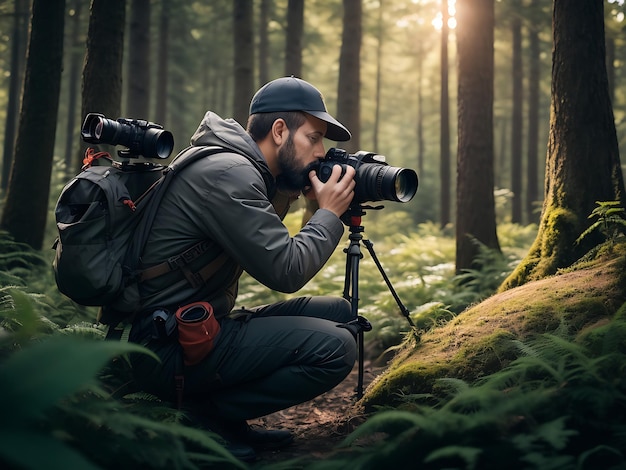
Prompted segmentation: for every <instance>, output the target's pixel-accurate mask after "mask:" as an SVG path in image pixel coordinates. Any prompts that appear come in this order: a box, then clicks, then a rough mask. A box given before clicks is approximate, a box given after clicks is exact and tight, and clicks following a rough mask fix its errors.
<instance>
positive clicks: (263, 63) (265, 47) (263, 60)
mask: <svg viewBox="0 0 626 470" xmlns="http://www.w3.org/2000/svg"><path fill="white" fill-rule="evenodd" d="M271 6H272V1H271V0H261V7H260V11H259V88H260V87H261V86H263V85H265V84H266V83H267V82H269V81H270V72H269V60H270V39H269V18H270V10H271Z"/></svg>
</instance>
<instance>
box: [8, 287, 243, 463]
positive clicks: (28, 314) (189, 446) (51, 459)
mask: <svg viewBox="0 0 626 470" xmlns="http://www.w3.org/2000/svg"><path fill="white" fill-rule="evenodd" d="M40 307H41V304H40V303H38V299H37V296H33V295H31V294H28V293H26V292H24V291H23V289H21V288H9V287H5V288H2V289H1V290H0V352H1V355H0V401H2V403H4V404H5V407H4V411H3V419H2V421H1V422H0V465H2V466H4V467H10V468H25V469H39V468H51V469H53V468H81V469H82V468H84V469H90V468H121V469H124V468H128V469H131V468H133V469H134V468H171V467H174V468H189V469H193V468H201V467H202V466H205V465H208V466H219V467H220V468H246V467H245V466H244V465H243V464H242V463H241V462H239V461H238V460H236V459H235V458H234V457H233V456H232V455H231V454H230V453H228V452H227V451H226V450H225V449H224V448H223V446H222V445H221V444H220V441H219V440H218V438H217V436H215V435H212V434H211V433H207V432H205V431H202V430H199V429H194V428H192V427H188V426H185V424H184V419H185V416H184V414H182V413H181V412H179V411H177V410H173V409H172V408H170V407H169V406H167V405H165V404H163V403H161V402H160V401H159V400H157V399H156V398H155V397H152V396H150V395H143V396H141V395H126V396H123V397H122V398H121V399H115V398H114V397H113V394H112V393H109V392H107V391H106V390H105V389H104V388H103V386H102V380H104V379H105V378H106V374H107V373H110V371H111V370H112V369H113V368H114V367H115V364H116V363H117V364H118V368H119V363H120V362H121V363H124V361H120V360H119V358H120V357H124V356H125V355H126V354H128V353H138V354H148V355H151V356H153V357H154V359H155V360H158V358H157V357H156V356H154V355H153V353H152V352H150V351H149V350H147V349H145V348H143V347H141V346H139V345H136V344H133V343H127V342H113V341H111V342H109V341H103V340H102V338H103V332H102V331H101V330H100V329H99V328H97V327H96V326H94V325H93V324H86V323H79V324H75V325H72V326H70V327H66V328H61V327H59V326H58V325H56V324H55V323H54V322H51V321H49V320H47V319H46V318H45V317H43V316H42V315H41V311H40ZM35 449H36V452H35V451H34V450H35Z"/></svg>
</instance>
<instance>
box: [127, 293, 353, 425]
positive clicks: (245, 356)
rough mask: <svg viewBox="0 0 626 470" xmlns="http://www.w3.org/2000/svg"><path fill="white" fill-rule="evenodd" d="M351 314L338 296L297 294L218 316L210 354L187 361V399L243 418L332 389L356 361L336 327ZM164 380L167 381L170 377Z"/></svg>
mask: <svg viewBox="0 0 626 470" xmlns="http://www.w3.org/2000/svg"><path fill="white" fill-rule="evenodd" d="M350 320H352V314H351V308H350V303H349V302H347V301H346V300H344V299H342V298H335V297H300V298H296V299H292V300H288V301H285V302H279V303H276V304H272V305H267V306H264V307H259V308H257V309H251V310H245V311H243V310H236V311H233V312H232V314H231V316H229V317H227V318H224V319H222V320H221V331H220V334H219V337H218V339H217V342H216V346H215V348H214V349H213V351H212V352H211V353H210V355H209V356H208V357H207V358H206V359H204V360H203V361H202V362H201V363H199V364H197V365H195V366H191V367H185V370H184V375H185V388H184V391H185V405H186V406H189V405H191V406H192V407H194V408H197V409H203V410H205V411H206V412H207V413H209V414H211V415H214V416H218V417H223V418H226V419H231V420H244V419H253V418H257V417H260V416H264V415H266V414H269V413H273V412H275V411H278V410H282V409H285V408H288V407H290V406H293V405H296V404H298V403H302V402H305V401H308V400H310V399H312V398H314V397H316V396H318V395H320V394H322V393H324V392H327V391H328V390H331V389H332V388H333V387H335V386H336V385H337V384H339V383H340V382H341V381H342V380H343V379H344V378H345V377H346V376H347V375H348V374H349V373H350V371H351V370H352V368H353V366H354V362H355V360H356V349H357V348H356V341H355V338H354V336H353V334H352V333H351V332H350V331H349V330H347V329H345V328H342V327H340V326H338V325H340V324H342V323H346V322H349V321H350ZM157 354H159V356H161V357H162V358H163V356H164V354H162V353H159V352H157ZM165 356H167V357H168V358H170V359H171V358H172V357H173V356H174V355H173V354H165ZM162 365H163V366H166V364H165V363H164V364H162ZM134 368H136V365H135V364H134ZM162 370H171V368H170V367H164V368H162ZM155 372H157V371H156V370H155ZM167 374H168V373H167V372H166V375H167ZM142 375H143V374H142ZM148 375H150V374H148ZM158 375H160V374H158ZM155 378H156V376H154V375H152V377H151V379H152V380H154V379H155ZM162 378H163V380H164V381H165V382H170V381H169V379H168V377H167V376H163V377H162ZM162 385H163V384H162ZM168 387H171V382H170V385H168Z"/></svg>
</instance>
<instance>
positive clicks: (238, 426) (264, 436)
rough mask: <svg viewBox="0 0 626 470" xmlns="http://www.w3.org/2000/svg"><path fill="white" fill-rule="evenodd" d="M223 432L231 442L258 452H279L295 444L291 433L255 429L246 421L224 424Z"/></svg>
mask: <svg viewBox="0 0 626 470" xmlns="http://www.w3.org/2000/svg"><path fill="white" fill-rule="evenodd" d="M222 430H223V433H224V434H223V436H224V437H225V438H226V439H227V440H228V441H229V442H238V443H241V444H244V445H248V446H250V447H252V448H253V449H256V450H278V449H282V448H283V447H286V446H288V445H290V444H291V443H292V442H293V435H292V434H291V433H290V432H289V431H285V430H278V429H263V428H260V427H254V428H253V427H251V426H250V425H249V424H248V423H247V422H245V421H234V422H228V423H222Z"/></svg>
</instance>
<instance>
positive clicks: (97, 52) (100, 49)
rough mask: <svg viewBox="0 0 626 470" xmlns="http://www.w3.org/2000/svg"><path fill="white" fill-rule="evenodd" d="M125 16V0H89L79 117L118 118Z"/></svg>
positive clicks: (77, 163) (79, 160)
mask: <svg viewBox="0 0 626 470" xmlns="http://www.w3.org/2000/svg"><path fill="white" fill-rule="evenodd" d="M125 18H126V0H92V2H91V13H90V15H89V30H88V32H87V52H86V56H85V64H84V66H83V97H82V98H83V101H82V111H81V115H82V118H83V119H84V118H85V116H86V115H87V114H88V113H101V114H104V115H105V116H106V117H107V118H109V119H117V118H118V117H120V111H121V102H122V57H123V52H124V22H125ZM85 148H86V145H85V143H84V142H83V143H81V147H80V151H79V155H78V158H77V159H76V171H78V170H79V169H80V167H81V166H82V159H83V155H84V153H85ZM108 150H111V151H112V149H108Z"/></svg>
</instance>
